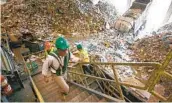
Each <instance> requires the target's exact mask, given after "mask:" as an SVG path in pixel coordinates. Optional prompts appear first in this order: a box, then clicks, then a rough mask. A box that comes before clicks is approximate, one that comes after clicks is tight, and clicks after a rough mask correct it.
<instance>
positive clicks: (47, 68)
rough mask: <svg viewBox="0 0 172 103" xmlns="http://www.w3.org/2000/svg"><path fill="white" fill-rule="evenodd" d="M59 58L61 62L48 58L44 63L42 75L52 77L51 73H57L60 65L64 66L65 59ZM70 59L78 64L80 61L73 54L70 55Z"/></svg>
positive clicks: (51, 57) (49, 56)
mask: <svg viewBox="0 0 172 103" xmlns="http://www.w3.org/2000/svg"><path fill="white" fill-rule="evenodd" d="M54 54H55V53H54ZM55 55H56V54H55ZM56 56H57V55H56ZM57 58H58V59H59V61H58V60H57V59H56V58H55V57H53V56H51V55H48V56H47V58H46V60H45V61H44V63H43V67H42V74H43V75H45V76H49V75H51V72H52V73H56V70H57V69H59V67H60V64H61V66H64V57H61V56H59V57H58V56H57ZM70 59H71V60H72V61H74V62H77V61H78V60H79V58H76V57H75V56H74V55H73V54H72V53H70ZM59 63H60V64H59ZM52 67H53V68H52ZM54 69H55V70H54Z"/></svg>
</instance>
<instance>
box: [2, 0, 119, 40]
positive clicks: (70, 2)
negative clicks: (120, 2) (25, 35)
mask: <svg viewBox="0 0 172 103" xmlns="http://www.w3.org/2000/svg"><path fill="white" fill-rule="evenodd" d="M1 7H2V8H1V11H2V12H1V14H2V16H1V22H2V25H1V30H2V33H8V34H11V33H13V34H16V35H22V32H29V33H32V35H33V36H34V37H36V38H39V37H42V36H43V37H48V36H49V34H51V33H53V32H57V33H60V34H64V35H66V34H71V33H80V34H81V35H86V34H90V33H91V32H98V31H101V30H103V29H104V28H105V26H106V24H107V22H109V23H113V22H114V21H115V18H116V10H115V7H113V6H112V5H109V4H107V3H106V2H101V1H99V3H98V4H96V5H93V3H92V2H90V1H85V0H58V1H57V0H10V1H8V2H7V3H5V4H3V5H1Z"/></svg>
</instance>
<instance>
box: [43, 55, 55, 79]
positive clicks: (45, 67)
mask: <svg viewBox="0 0 172 103" xmlns="http://www.w3.org/2000/svg"><path fill="white" fill-rule="evenodd" d="M52 62H53V60H52V59H51V57H50V56H48V57H47V58H46V60H45V61H44V63H43V66H42V74H43V76H44V81H45V82H48V74H49V73H50V72H51V71H50V69H49V67H50V65H51V64H52Z"/></svg>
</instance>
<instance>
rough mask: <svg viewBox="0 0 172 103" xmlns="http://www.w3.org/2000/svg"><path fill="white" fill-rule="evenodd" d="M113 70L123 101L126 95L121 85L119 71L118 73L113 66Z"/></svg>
mask: <svg viewBox="0 0 172 103" xmlns="http://www.w3.org/2000/svg"><path fill="white" fill-rule="evenodd" d="M112 69H113V73H114V78H115V81H116V84H117V88H118V90H119V93H120V97H121V99H122V100H124V95H123V93H122V89H121V84H120V83H119V80H118V75H117V71H116V69H115V68H114V65H112Z"/></svg>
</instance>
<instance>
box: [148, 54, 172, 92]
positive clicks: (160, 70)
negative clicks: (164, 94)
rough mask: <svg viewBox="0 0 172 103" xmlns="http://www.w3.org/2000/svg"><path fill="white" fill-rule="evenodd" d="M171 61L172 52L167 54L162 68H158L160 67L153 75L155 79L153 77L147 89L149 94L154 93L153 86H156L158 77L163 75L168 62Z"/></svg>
mask: <svg viewBox="0 0 172 103" xmlns="http://www.w3.org/2000/svg"><path fill="white" fill-rule="evenodd" d="M171 59H172V51H170V52H169V53H168V54H167V57H166V59H165V61H164V62H163V64H162V66H160V67H159V68H158V71H157V72H156V74H155V75H156V77H155V79H154V81H153V82H152V84H151V85H150V87H149V89H148V91H149V92H152V91H154V87H155V85H156V84H157V82H159V80H160V76H161V75H163V73H164V70H165V68H166V67H167V66H168V64H169V62H170V60H171Z"/></svg>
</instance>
